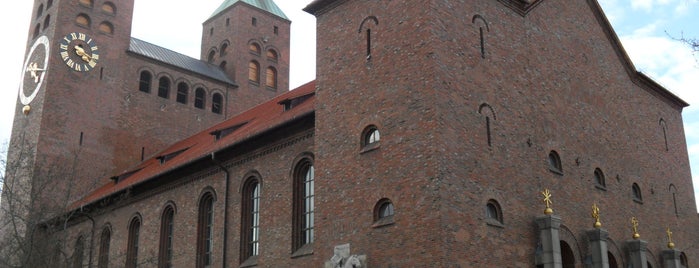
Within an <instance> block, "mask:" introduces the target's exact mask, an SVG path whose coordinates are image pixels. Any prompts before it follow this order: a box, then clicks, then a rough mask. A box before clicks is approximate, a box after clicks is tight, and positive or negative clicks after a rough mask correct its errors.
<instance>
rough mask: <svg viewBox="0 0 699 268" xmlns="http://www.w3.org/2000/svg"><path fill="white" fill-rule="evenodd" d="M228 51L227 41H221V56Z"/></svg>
mask: <svg viewBox="0 0 699 268" xmlns="http://www.w3.org/2000/svg"><path fill="white" fill-rule="evenodd" d="M226 53H228V43H223V44H221V56H223V55H226Z"/></svg>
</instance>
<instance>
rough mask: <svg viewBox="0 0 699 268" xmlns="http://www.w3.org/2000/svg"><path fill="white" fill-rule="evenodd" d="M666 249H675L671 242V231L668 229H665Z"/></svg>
mask: <svg viewBox="0 0 699 268" xmlns="http://www.w3.org/2000/svg"><path fill="white" fill-rule="evenodd" d="M665 232H666V233H667V248H669V249H674V248H675V243H673V242H672V231H670V227H667V231H665Z"/></svg>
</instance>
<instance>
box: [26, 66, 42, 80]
mask: <svg viewBox="0 0 699 268" xmlns="http://www.w3.org/2000/svg"><path fill="white" fill-rule="evenodd" d="M43 71H46V69H39V66H38V64H36V62H32V63H30V64H29V66H27V72H29V74H30V75H31V77H32V78H34V83H39V78H40V77H39V74H38V73H37V72H43Z"/></svg>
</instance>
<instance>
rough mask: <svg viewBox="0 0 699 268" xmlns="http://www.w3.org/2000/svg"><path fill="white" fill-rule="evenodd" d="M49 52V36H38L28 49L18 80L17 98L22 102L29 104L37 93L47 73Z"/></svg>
mask: <svg viewBox="0 0 699 268" xmlns="http://www.w3.org/2000/svg"><path fill="white" fill-rule="evenodd" d="M49 53H50V49H49V38H48V37H46V36H41V37H39V38H38V39H37V40H36V41H35V42H34V45H32V48H31V49H30V50H29V54H27V59H26V60H25V61H24V68H23V69H22V80H20V82H19V83H20V85H19V100H20V102H22V104H24V105H29V103H31V102H32V100H34V98H35V97H36V95H37V94H38V93H39V89H40V88H41V85H42V84H43V83H44V80H45V78H46V74H47V73H48V69H49V67H48V66H49Z"/></svg>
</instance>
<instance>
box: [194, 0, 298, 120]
mask: <svg viewBox="0 0 699 268" xmlns="http://www.w3.org/2000/svg"><path fill="white" fill-rule="evenodd" d="M290 25H291V21H289V19H288V18H287V16H286V15H285V14H284V12H282V10H281V9H280V8H279V7H278V6H277V5H276V4H275V3H274V1H272V0H226V1H224V2H223V3H222V4H221V6H219V8H217V9H216V11H214V13H213V14H212V15H211V17H210V18H209V19H208V20H206V21H205V22H204V23H203V32H202V47H201V59H202V60H203V61H206V62H208V63H211V64H215V65H217V66H220V67H221V69H223V70H224V71H225V72H226V74H227V75H228V76H229V77H230V78H231V79H233V80H234V81H237V82H238V85H239V88H238V89H236V91H235V92H234V93H233V94H235V95H234V96H237V97H233V98H234V99H231V101H229V103H230V104H229V109H230V111H232V112H233V113H232V114H237V113H239V112H241V111H244V110H246V109H248V108H250V107H252V106H255V105H257V104H259V103H262V102H264V101H266V100H269V99H271V98H272V97H274V96H277V95H279V94H282V93H284V92H286V91H288V90H289V52H290V51H289V46H290V45H289V43H290V41H289V40H290Z"/></svg>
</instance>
